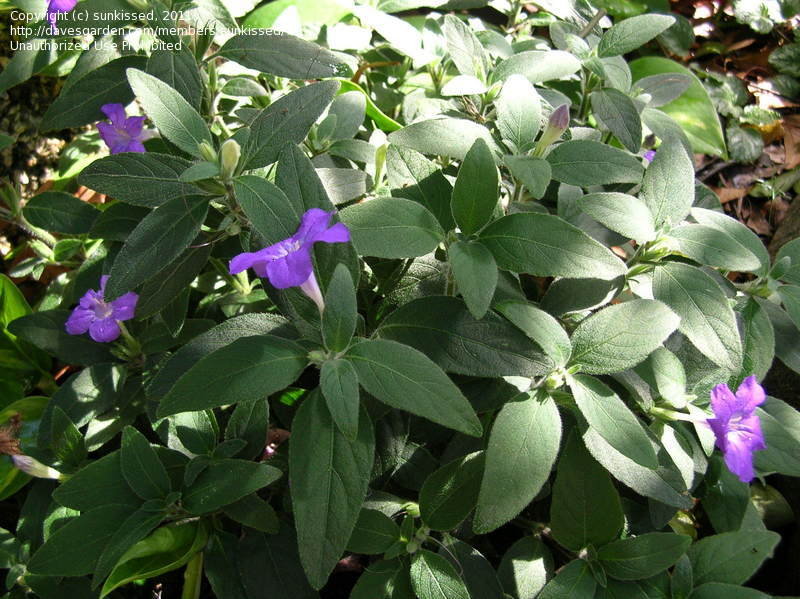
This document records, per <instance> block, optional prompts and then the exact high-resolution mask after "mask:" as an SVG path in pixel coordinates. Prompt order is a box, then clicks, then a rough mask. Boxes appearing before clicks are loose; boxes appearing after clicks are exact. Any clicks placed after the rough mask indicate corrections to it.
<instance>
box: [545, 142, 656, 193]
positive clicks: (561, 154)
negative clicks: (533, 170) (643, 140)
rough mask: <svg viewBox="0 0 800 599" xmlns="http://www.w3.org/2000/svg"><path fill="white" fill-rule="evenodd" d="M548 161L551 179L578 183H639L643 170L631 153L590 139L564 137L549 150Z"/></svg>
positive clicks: (587, 184) (572, 183)
mask: <svg viewBox="0 0 800 599" xmlns="http://www.w3.org/2000/svg"><path fill="white" fill-rule="evenodd" d="M547 161H548V162H549V163H550V167H551V168H552V169H553V179H555V180H556V181H561V182H562V183H567V184H569V185H577V186H578V187H590V186H592V185H606V184H608V183H639V182H640V181H641V180H642V173H643V172H644V169H643V168H642V164H641V162H640V161H639V159H638V158H636V157H635V156H633V155H632V154H629V153H628V152H626V151H624V150H619V149H617V148H612V147H611V146H607V145H605V144H602V143H600V142H597V141H589V140H573V141H565V142H564V143H562V144H559V145H558V146H556V147H555V149H554V150H553V151H552V152H550V154H548V156H547Z"/></svg>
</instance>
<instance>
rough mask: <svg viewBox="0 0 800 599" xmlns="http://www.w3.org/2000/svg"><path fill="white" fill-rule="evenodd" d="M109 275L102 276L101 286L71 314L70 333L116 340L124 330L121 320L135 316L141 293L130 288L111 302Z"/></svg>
mask: <svg viewBox="0 0 800 599" xmlns="http://www.w3.org/2000/svg"><path fill="white" fill-rule="evenodd" d="M106 281H108V275H103V276H102V277H100V289H99V290H98V291H95V290H94V289H90V290H89V291H87V292H86V293H85V294H84V295H83V297H82V298H81V299H80V302H79V303H78V306H77V307H76V308H75V309H74V310H73V311H72V314H70V315H69V318H67V322H66V324H65V328H66V330H67V333H69V334H70V335H83V334H84V333H85V332H86V331H89V336H90V337H91V338H92V339H94V340H95V341H97V342H99V343H108V342H110V341H114V340H115V339H117V338H118V337H119V336H120V335H121V334H122V331H121V329H120V326H119V323H120V321H123V320H130V319H131V318H133V313H134V311H135V310H136V302H137V301H138V300H139V296H138V295H137V294H136V293H134V292H133V291H129V292H128V293H126V294H125V295H123V296H120V297H118V298H117V299H115V300H114V301H111V302H107V301H105V299H104V298H103V296H104V295H105V290H106Z"/></svg>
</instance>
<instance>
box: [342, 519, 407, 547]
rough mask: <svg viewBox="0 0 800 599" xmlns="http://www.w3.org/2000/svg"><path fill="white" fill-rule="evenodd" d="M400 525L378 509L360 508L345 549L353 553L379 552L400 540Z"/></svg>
mask: <svg viewBox="0 0 800 599" xmlns="http://www.w3.org/2000/svg"><path fill="white" fill-rule="evenodd" d="M400 536H401V533H400V527H399V526H398V525H397V524H395V522H394V520H392V519H391V518H390V517H389V516H387V515H386V514H384V513H382V512H379V511H378V510H369V509H362V510H361V512H360V513H359V514H358V520H357V521H356V525H355V528H354V529H353V534H352V536H351V537H350V540H349V541H348V542H347V550H348V551H353V552H354V553H364V554H367V555H370V554H379V553H383V552H385V551H386V550H387V549H389V548H390V547H391V546H392V545H394V544H395V543H397V542H398V541H399V540H400Z"/></svg>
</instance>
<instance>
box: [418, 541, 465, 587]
mask: <svg viewBox="0 0 800 599" xmlns="http://www.w3.org/2000/svg"><path fill="white" fill-rule="evenodd" d="M411 584H412V585H413V586H414V591H415V592H416V594H417V596H418V597H419V599H470V595H469V592H468V591H467V587H465V586H464V581H463V580H461V578H460V577H459V575H458V573H457V572H456V569H455V568H454V567H453V566H452V565H450V562H448V561H447V560H446V559H445V558H443V557H442V556H441V555H437V554H435V553H432V552H430V551H428V550H427V549H421V550H420V551H418V552H417V553H415V554H414V556H413V557H412V558H411Z"/></svg>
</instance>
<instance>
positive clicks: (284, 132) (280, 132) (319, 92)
mask: <svg viewBox="0 0 800 599" xmlns="http://www.w3.org/2000/svg"><path fill="white" fill-rule="evenodd" d="M284 36H285V34H284V35H283V36H280V37H284ZM286 37H291V36H286ZM234 39H235V38H234ZM231 41H232V40H231ZM229 43H230V42H229ZM304 43H308V42H304ZM338 89H339V83H338V82H337V81H321V82H319V83H313V84H311V85H307V86H305V87H301V88H299V89H296V90H295V91H293V92H291V93H288V94H286V95H285V96H282V97H281V98H280V99H278V100H276V101H275V102H273V103H272V104H270V105H269V106H267V107H266V108H265V109H264V110H262V111H261V112H259V113H258V116H256V117H255V119H253V122H252V123H251V124H250V137H249V139H248V142H247V144H246V145H245V147H244V151H243V155H244V158H243V159H242V163H243V164H244V165H245V167H246V168H247V169H254V168H259V167H262V166H267V165H268V164H272V163H273V162H275V161H276V160H277V159H278V156H279V155H280V152H281V150H282V149H283V148H284V146H285V145H286V144H287V143H292V144H299V143H301V142H302V141H303V140H304V139H305V138H306V135H308V132H309V130H310V129H311V126H312V125H313V124H314V122H315V121H316V120H317V119H318V118H319V116H320V115H321V114H322V113H323V112H324V111H325V109H326V108H327V107H328V105H329V104H330V103H331V100H333V97H334V96H335V95H336V91H337V90H338Z"/></svg>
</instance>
